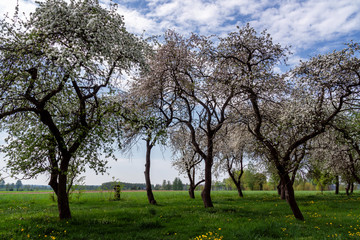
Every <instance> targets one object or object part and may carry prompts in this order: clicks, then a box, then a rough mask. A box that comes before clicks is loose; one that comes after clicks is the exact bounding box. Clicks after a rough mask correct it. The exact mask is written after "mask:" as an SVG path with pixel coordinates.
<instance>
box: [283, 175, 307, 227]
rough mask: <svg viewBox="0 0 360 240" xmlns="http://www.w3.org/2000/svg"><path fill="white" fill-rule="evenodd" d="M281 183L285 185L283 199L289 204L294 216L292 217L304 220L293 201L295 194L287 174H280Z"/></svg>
mask: <svg viewBox="0 0 360 240" xmlns="http://www.w3.org/2000/svg"><path fill="white" fill-rule="evenodd" d="M282 181H283V184H282V185H285V197H286V201H287V203H288V204H289V206H290V208H291V211H292V212H293V214H294V217H295V218H296V219H298V220H302V221H303V220H304V216H303V215H302V213H301V211H300V208H299V206H298V205H297V202H296V200H295V192H294V188H293V184H292V181H291V179H290V177H289V175H288V174H282Z"/></svg>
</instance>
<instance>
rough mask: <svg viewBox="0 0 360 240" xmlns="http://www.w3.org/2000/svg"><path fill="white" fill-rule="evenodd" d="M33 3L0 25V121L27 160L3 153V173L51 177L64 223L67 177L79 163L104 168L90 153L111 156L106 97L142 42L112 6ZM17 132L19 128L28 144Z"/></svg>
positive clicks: (90, 0)
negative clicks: (28, 11) (25, 14)
mask: <svg viewBox="0 0 360 240" xmlns="http://www.w3.org/2000/svg"><path fill="white" fill-rule="evenodd" d="M38 4H39V6H38V8H37V9H36V11H35V12H34V13H33V14H32V15H31V16H30V19H29V20H28V21H22V20H21V19H20V18H17V16H15V17H14V19H13V22H8V21H7V20H6V19H4V20H2V21H1V22H0V24H1V33H0V34H1V35H0V58H1V61H0V78H1V84H0V119H1V120H2V127H3V129H5V130H7V131H8V132H9V133H10V134H9V135H10V136H11V137H10V138H9V139H8V140H9V144H10V145H12V144H15V145H16V146H17V147H18V149H19V148H21V146H23V149H26V150H33V151H32V152H28V153H27V154H28V156H29V157H30V158H28V159H24V158H22V156H24V154H25V153H24V152H23V151H22V152H21V153H20V154H19V155H17V153H16V152H13V153H9V152H8V153H9V154H10V155H9V156H10V160H9V164H10V167H11V168H12V170H13V171H14V172H19V173H23V174H25V175H27V176H35V175H37V174H39V173H41V172H44V171H47V172H48V173H50V175H51V177H50V182H49V184H50V186H51V187H52V188H53V190H54V192H55V193H56V194H57V199H58V209H59V217H60V219H66V218H71V213H70V208H69V201H68V194H67V178H68V177H67V176H68V172H69V171H71V170H70V169H71V168H73V167H74V166H76V167H78V168H79V169H77V170H80V171H82V170H84V169H85V168H84V165H86V164H89V165H90V167H92V168H94V169H97V168H100V170H101V169H103V167H104V164H105V162H106V161H104V160H102V159H100V156H99V155H98V151H96V150H97V149H103V150H105V152H107V153H111V151H112V150H111V144H108V143H107V142H109V136H110V135H111V134H112V133H113V129H112V127H111V126H112V125H111V124H109V125H108V126H109V128H107V127H105V125H107V121H108V120H109V119H110V118H109V116H108V115H109V113H111V110H109V102H108V101H107V96H109V95H111V94H112V93H113V92H114V90H116V87H117V86H116V84H117V81H118V80H119V77H120V75H121V73H122V72H123V71H124V70H130V69H131V68H132V67H133V66H134V65H136V64H138V63H140V62H142V49H143V47H142V46H143V44H142V42H141V41H139V40H138V39H137V38H136V37H135V36H133V35H132V34H130V33H128V32H127V31H126V29H125V26H124V21H123V18H122V17H121V16H120V15H119V14H117V12H116V9H115V7H114V6H112V7H111V9H109V10H108V9H104V8H102V7H101V6H100V4H99V2H98V1H96V0H79V1H71V2H70V3H67V2H66V1H64V0H46V1H45V2H41V3H38ZM16 127H20V128H21V129H24V130H26V132H25V133H26V134H27V136H29V138H28V140H27V141H21V140H20V139H22V138H21V136H19V129H16ZM11 133H15V134H14V135H17V136H16V137H14V135H12V134H11ZM17 137H18V138H17ZM9 150H10V149H9ZM47 159H48V160H47ZM27 160H29V161H27ZM44 161H45V162H47V163H45V162H44ZM74 161H77V162H78V163H79V161H80V165H73V164H74ZM26 166H28V167H26Z"/></svg>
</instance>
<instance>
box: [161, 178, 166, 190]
mask: <svg viewBox="0 0 360 240" xmlns="http://www.w3.org/2000/svg"><path fill="white" fill-rule="evenodd" d="M166 185H167V184H166V180H165V179H164V180H163V182H162V185H161V189H162V190H166Z"/></svg>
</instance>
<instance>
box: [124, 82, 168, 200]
mask: <svg viewBox="0 0 360 240" xmlns="http://www.w3.org/2000/svg"><path fill="white" fill-rule="evenodd" d="M139 90H140V89H138V88H137V83H136V82H135V83H134V84H133V86H132V88H131V89H130V91H129V92H128V93H127V96H124V97H123V99H121V100H120V101H119V102H120V107H121V108H122V109H121V110H119V113H120V116H119V122H122V123H120V125H122V127H121V128H120V129H119V131H120V135H121V136H122V139H121V140H120V141H122V144H121V145H123V147H124V148H123V149H124V150H125V151H126V150H129V149H130V150H131V148H132V147H133V145H134V144H135V143H137V142H138V140H139V138H142V140H144V141H145V142H146V156H145V171H144V174H145V183H146V192H147V197H148V201H149V203H150V204H153V205H156V204H157V202H156V200H155V197H154V194H153V192H152V185H151V179H150V164H151V150H152V149H153V147H154V146H155V145H156V144H158V143H160V144H165V139H166V131H167V128H168V127H169V126H170V124H171V122H172V117H171V114H170V117H169V118H167V117H168V116H167V115H164V114H163V113H162V112H161V111H159V109H158V107H157V106H156V102H154V101H152V99H151V98H147V97H146V96H143V97H142V98H139V96H140V95H139V94H141V91H139ZM121 102H123V103H121Z"/></svg>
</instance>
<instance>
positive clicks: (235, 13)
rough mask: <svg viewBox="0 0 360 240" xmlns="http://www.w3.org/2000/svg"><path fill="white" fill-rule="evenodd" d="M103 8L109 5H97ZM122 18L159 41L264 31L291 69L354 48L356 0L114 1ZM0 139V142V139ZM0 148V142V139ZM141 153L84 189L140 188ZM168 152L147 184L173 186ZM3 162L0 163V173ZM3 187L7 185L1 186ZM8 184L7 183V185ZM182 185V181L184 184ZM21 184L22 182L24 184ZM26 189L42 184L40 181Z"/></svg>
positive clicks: (8, 6)
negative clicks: (117, 183)
mask: <svg viewBox="0 0 360 240" xmlns="http://www.w3.org/2000/svg"><path fill="white" fill-rule="evenodd" d="M99 1H100V2H101V3H102V4H103V5H104V6H108V5H109V3H110V0H99ZM114 2H116V3H118V12H119V13H120V14H121V15H124V18H125V24H126V26H127V29H128V30H129V31H130V32H132V33H135V34H142V33H143V32H144V31H145V34H146V35H162V34H163V33H164V31H166V30H167V29H175V30H176V31H178V32H180V33H182V34H184V35H187V34H190V33H191V32H196V33H199V34H202V35H209V34H217V35H220V36H224V35H226V34H227V33H229V32H231V31H236V26H240V27H241V26H244V25H245V24H246V23H248V22H249V23H250V24H251V26H253V27H254V28H255V29H256V30H257V31H258V32H261V31H263V30H264V29H267V31H268V33H270V34H271V36H272V37H273V40H274V42H276V43H280V44H281V45H283V46H290V45H291V51H292V52H293V55H292V56H291V57H290V58H289V64H290V65H291V66H293V65H296V64H297V63H298V62H299V60H306V59H308V58H309V57H310V56H314V55H316V54H319V53H326V52H331V51H333V50H334V49H341V48H343V47H344V43H347V42H349V41H350V40H353V41H355V42H360V0H307V1H299V0H278V1H276V0H114ZM15 4H16V0H0V16H3V14H5V13H6V12H9V13H11V12H13V11H14V9H15ZM19 4H20V11H21V12H25V14H28V13H29V12H31V11H34V9H35V7H36V4H35V1H34V0H19ZM1 136H3V135H0V138H2V137H1ZM0 142H2V139H0ZM144 158H145V148H144V147H143V144H141V145H140V146H139V147H138V148H137V149H134V151H133V157H132V158H131V160H129V158H127V157H125V156H120V155H119V161H118V162H116V163H111V164H110V166H111V167H112V169H111V170H110V171H109V175H105V176H94V174H93V173H92V172H88V173H87V174H86V183H87V184H100V183H102V182H105V181H110V180H111V178H112V176H115V177H116V178H119V179H120V180H121V181H126V182H144V174H143V171H144ZM170 158H171V155H170V154H169V152H166V151H165V153H161V151H160V150H159V149H156V150H155V152H154V154H153V164H152V166H151V167H152V181H153V183H161V182H162V180H163V179H167V180H173V179H174V178H175V177H176V176H177V172H176V171H175V170H174V169H173V168H171V162H170ZM1 166H4V162H3V161H2V160H0V168H1ZM5 181H7V180H5ZM11 181H13V180H10V179H8V182H11ZM184 181H186V180H184ZM24 182H25V181H24ZM26 182H28V183H37V184H46V183H47V180H46V176H41V177H39V178H38V179H37V180H29V181H26Z"/></svg>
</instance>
